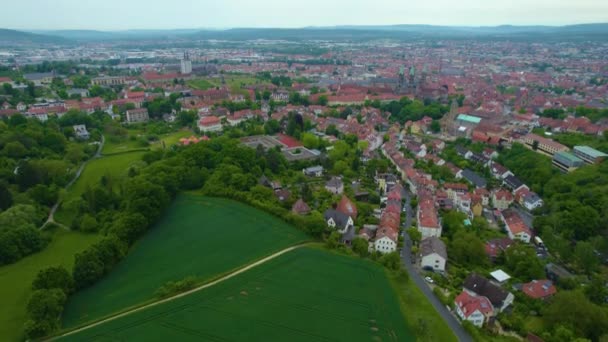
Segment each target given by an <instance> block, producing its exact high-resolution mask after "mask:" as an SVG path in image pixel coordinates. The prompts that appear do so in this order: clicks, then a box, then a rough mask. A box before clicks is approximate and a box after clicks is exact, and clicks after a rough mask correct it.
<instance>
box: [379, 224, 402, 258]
mask: <svg viewBox="0 0 608 342" xmlns="http://www.w3.org/2000/svg"><path fill="white" fill-rule="evenodd" d="M398 234H399V233H398V232H397V231H395V230H394V229H391V228H389V227H380V228H378V230H377V231H376V239H375V240H374V250H376V251H378V252H380V253H383V254H386V253H391V252H394V251H396V250H397V242H398V236H397V235H398Z"/></svg>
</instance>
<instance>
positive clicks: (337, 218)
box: [323, 209, 355, 234]
mask: <svg viewBox="0 0 608 342" xmlns="http://www.w3.org/2000/svg"><path fill="white" fill-rule="evenodd" d="M323 216H324V217H325V221H326V222H327V226H328V227H330V228H334V229H336V230H337V231H338V232H339V233H340V234H344V233H346V230H347V229H348V227H350V226H353V225H354V224H355V223H354V221H353V219H352V217H350V216H348V215H346V214H344V213H342V212H339V211H337V210H335V209H328V210H327V211H325V214H324V215H323Z"/></svg>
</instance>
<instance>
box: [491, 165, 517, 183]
mask: <svg viewBox="0 0 608 342" xmlns="http://www.w3.org/2000/svg"><path fill="white" fill-rule="evenodd" d="M490 172H491V173H492V176H494V178H496V179H498V180H503V179H505V178H507V177H508V176H515V175H514V174H513V172H511V171H509V169H507V168H506V167H504V166H502V165H500V164H498V163H496V162H491V163H490Z"/></svg>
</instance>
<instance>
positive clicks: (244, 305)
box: [61, 247, 414, 341]
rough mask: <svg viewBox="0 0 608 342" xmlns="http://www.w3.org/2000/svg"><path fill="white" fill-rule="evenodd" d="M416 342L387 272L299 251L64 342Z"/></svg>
mask: <svg viewBox="0 0 608 342" xmlns="http://www.w3.org/2000/svg"><path fill="white" fill-rule="evenodd" d="M84 340H86V341H413V340H414V335H413V334H412V332H411V330H410V329H409V327H408V326H407V324H406V321H405V319H404V316H403V313H402V312H401V311H400V308H399V304H398V299H397V297H396V294H395V293H394V292H393V290H392V288H391V285H390V283H389V281H388V279H387V277H386V273H385V271H384V269H383V268H382V267H381V266H379V265H377V264H374V263H372V262H371V261H367V260H362V259H358V258H353V257H347V256H341V255H337V254H332V253H329V252H326V251H324V250H321V249H316V248H307V247H303V248H299V249H296V250H294V251H291V252H288V253H286V254H284V255H282V256H280V257H278V258H276V259H273V260H270V261H268V262H267V263H264V264H262V265H260V266H258V267H256V268H253V269H251V270H249V271H247V272H245V273H242V274H240V275H238V276H236V277H234V278H230V279H227V280H226V281H223V282H221V283H219V284H217V285H214V286H212V287H210V288H207V289H204V290H201V291H198V292H195V293H192V294H190V295H187V296H184V297H181V298H178V299H176V300H173V301H170V302H167V303H163V304H160V305H157V306H153V307H150V308H147V309H145V310H141V311H138V312H134V313H132V314H130V315H127V316H124V317H121V318H118V319H116V320H113V321H110V322H107V323H104V324H100V325H98V326H95V327H92V328H90V329H87V330H83V331H80V332H78V333H75V334H73V335H70V336H66V337H64V338H63V339H61V341H84Z"/></svg>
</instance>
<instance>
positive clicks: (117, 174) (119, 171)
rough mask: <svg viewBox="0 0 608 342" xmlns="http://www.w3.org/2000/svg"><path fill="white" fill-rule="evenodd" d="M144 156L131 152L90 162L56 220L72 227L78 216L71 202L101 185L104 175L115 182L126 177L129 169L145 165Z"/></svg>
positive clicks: (140, 153) (65, 200) (71, 190)
mask: <svg viewBox="0 0 608 342" xmlns="http://www.w3.org/2000/svg"><path fill="white" fill-rule="evenodd" d="M143 155H144V152H129V153H123V154H117V155H112V156H105V157H102V158H99V159H95V160H92V161H90V162H89V163H88V164H87V165H86V166H85V168H84V170H83V171H82V174H81V175H80V178H78V180H77V181H76V182H75V183H74V184H73V185H72V187H71V188H69V189H68V191H67V193H66V195H65V197H64V199H63V204H62V206H61V207H60V208H59V210H57V212H56V213H55V220H56V221H57V222H59V223H63V224H65V225H67V226H70V225H71V224H72V221H73V220H74V217H75V216H76V212H74V211H73V210H71V209H70V208H69V202H70V201H72V200H75V199H78V198H80V196H81V195H82V194H83V193H84V191H85V190H86V189H87V187H90V186H93V185H96V184H99V181H100V180H101V177H103V176H104V175H107V176H111V177H113V178H114V179H115V180H117V179H119V178H121V177H126V176H127V173H128V171H129V167H131V166H133V165H137V164H140V163H144V162H143V161H142V160H141V157H142V156H143Z"/></svg>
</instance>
